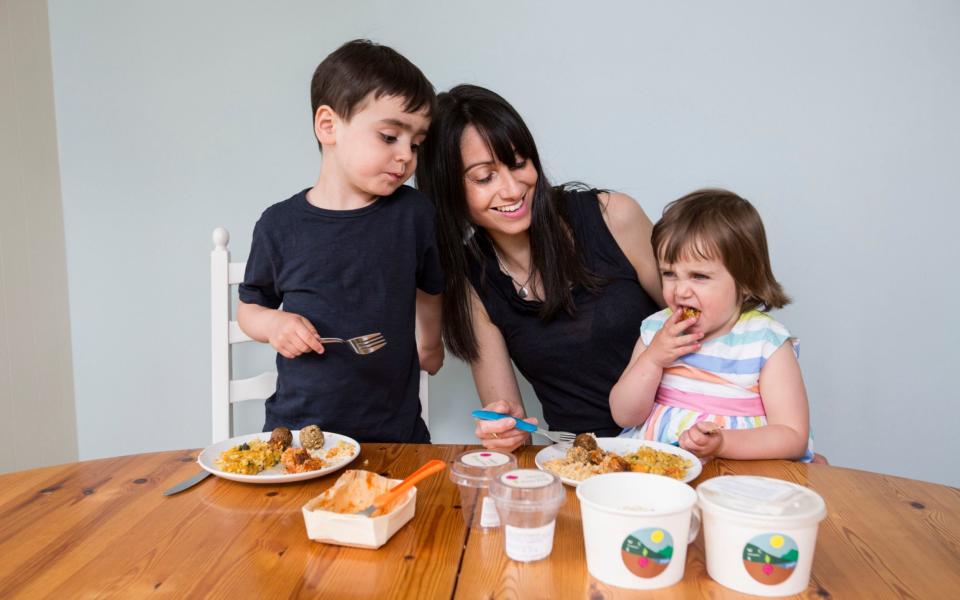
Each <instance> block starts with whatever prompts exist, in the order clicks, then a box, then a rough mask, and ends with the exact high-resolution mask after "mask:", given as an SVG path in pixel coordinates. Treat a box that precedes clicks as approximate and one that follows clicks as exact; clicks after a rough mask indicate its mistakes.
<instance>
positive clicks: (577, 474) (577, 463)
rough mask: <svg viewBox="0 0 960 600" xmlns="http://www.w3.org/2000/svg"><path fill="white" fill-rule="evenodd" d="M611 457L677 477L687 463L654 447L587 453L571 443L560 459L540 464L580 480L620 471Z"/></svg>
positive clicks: (638, 468)
mask: <svg viewBox="0 0 960 600" xmlns="http://www.w3.org/2000/svg"><path fill="white" fill-rule="evenodd" d="M613 457H616V458H622V459H623V460H625V461H626V462H627V464H629V466H630V471H633V472H636V473H653V474H656V475H666V476H667V477H673V478H674V479H681V480H682V479H683V478H684V476H685V475H686V474H687V468H689V466H690V464H689V462H688V461H687V460H685V459H684V458H682V457H680V456H677V455H676V454H671V453H670V452H663V451H661V450H655V449H653V448H650V447H648V446H641V447H640V448H638V449H637V450H636V451H634V452H631V453H629V454H624V455H619V454H617V453H616V452H607V451H605V450H599V451H597V450H594V451H593V453H591V452H589V451H586V450H584V449H583V448H580V447H578V446H572V447H571V448H569V449H568V450H567V455H566V456H565V457H564V458H556V459H553V460H548V461H545V462H544V463H543V466H544V467H545V468H546V469H547V470H548V471H552V472H553V473H555V474H557V475H559V476H560V477H564V478H566V479H572V480H573V481H583V480H584V479H586V478H588V477H592V476H594V475H600V474H601V473H614V472H617V471H619V470H621V469H617V468H615V467H614V466H613V465H614V464H616V462H617V461H611V460H610V459H611V458H613Z"/></svg>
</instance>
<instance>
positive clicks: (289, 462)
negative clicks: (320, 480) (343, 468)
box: [280, 447, 326, 473]
mask: <svg viewBox="0 0 960 600" xmlns="http://www.w3.org/2000/svg"><path fill="white" fill-rule="evenodd" d="M280 463H281V464H283V470H284V471H286V472H287V473H306V472H307V471H316V470H317V469H322V468H323V467H324V466H326V463H325V462H324V461H323V459H320V458H314V457H313V456H311V455H310V452H309V451H308V450H306V449H305V448H293V447H291V448H287V449H286V450H284V451H283V455H281V456H280Z"/></svg>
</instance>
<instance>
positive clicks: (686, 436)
mask: <svg viewBox="0 0 960 600" xmlns="http://www.w3.org/2000/svg"><path fill="white" fill-rule="evenodd" d="M708 432H709V433H708ZM680 447H681V448H683V449H684V450H689V451H690V452H692V453H693V454H695V455H696V456H698V457H700V458H712V457H714V456H717V455H718V454H719V453H720V448H722V447H723V430H721V429H720V428H719V426H717V425H716V424H715V423H707V422H701V423H695V424H694V425H693V427H691V428H690V429H687V430H686V431H684V432H683V433H681V434H680Z"/></svg>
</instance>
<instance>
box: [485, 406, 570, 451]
mask: <svg viewBox="0 0 960 600" xmlns="http://www.w3.org/2000/svg"><path fill="white" fill-rule="evenodd" d="M470 414H471V415H472V416H473V417H474V418H475V419H483V420H484V421H499V420H500V419H502V418H504V417H509V418H511V419H513V421H514V424H515V426H516V428H517V429H519V430H520V431H526V432H528V433H536V434H539V435H542V436H543V437H545V438H547V439H549V440H551V441H554V442H557V443H558V444H562V443H567V442H572V441H573V440H574V439H575V438H576V437H577V434H575V433H570V432H569V431H547V430H546V429H541V428H539V427H537V426H536V425H534V424H532V423H527V422H526V421H524V420H522V419H518V418H517V417H514V416H513V415H505V414H503V413H498V412H493V411H492V410H475V411H473V412H472V413H470Z"/></svg>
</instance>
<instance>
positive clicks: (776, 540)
mask: <svg viewBox="0 0 960 600" xmlns="http://www.w3.org/2000/svg"><path fill="white" fill-rule="evenodd" d="M799 556H800V554H799V550H798V548H797V543H796V542H795V541H793V538H792V537H790V536H789V535H785V534H783V533H765V534H763V535H758V536H756V537H755V538H753V539H752V540H750V541H749V542H747V545H746V546H744V547H743V566H744V568H746V570H747V573H749V574H750V577H752V578H754V579H755V580H756V581H759V582H760V583H765V584H767V585H776V584H778V583H783V582H784V581H786V580H787V578H788V577H790V575H791V574H792V573H793V571H794V569H796V568H797V558H799Z"/></svg>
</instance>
